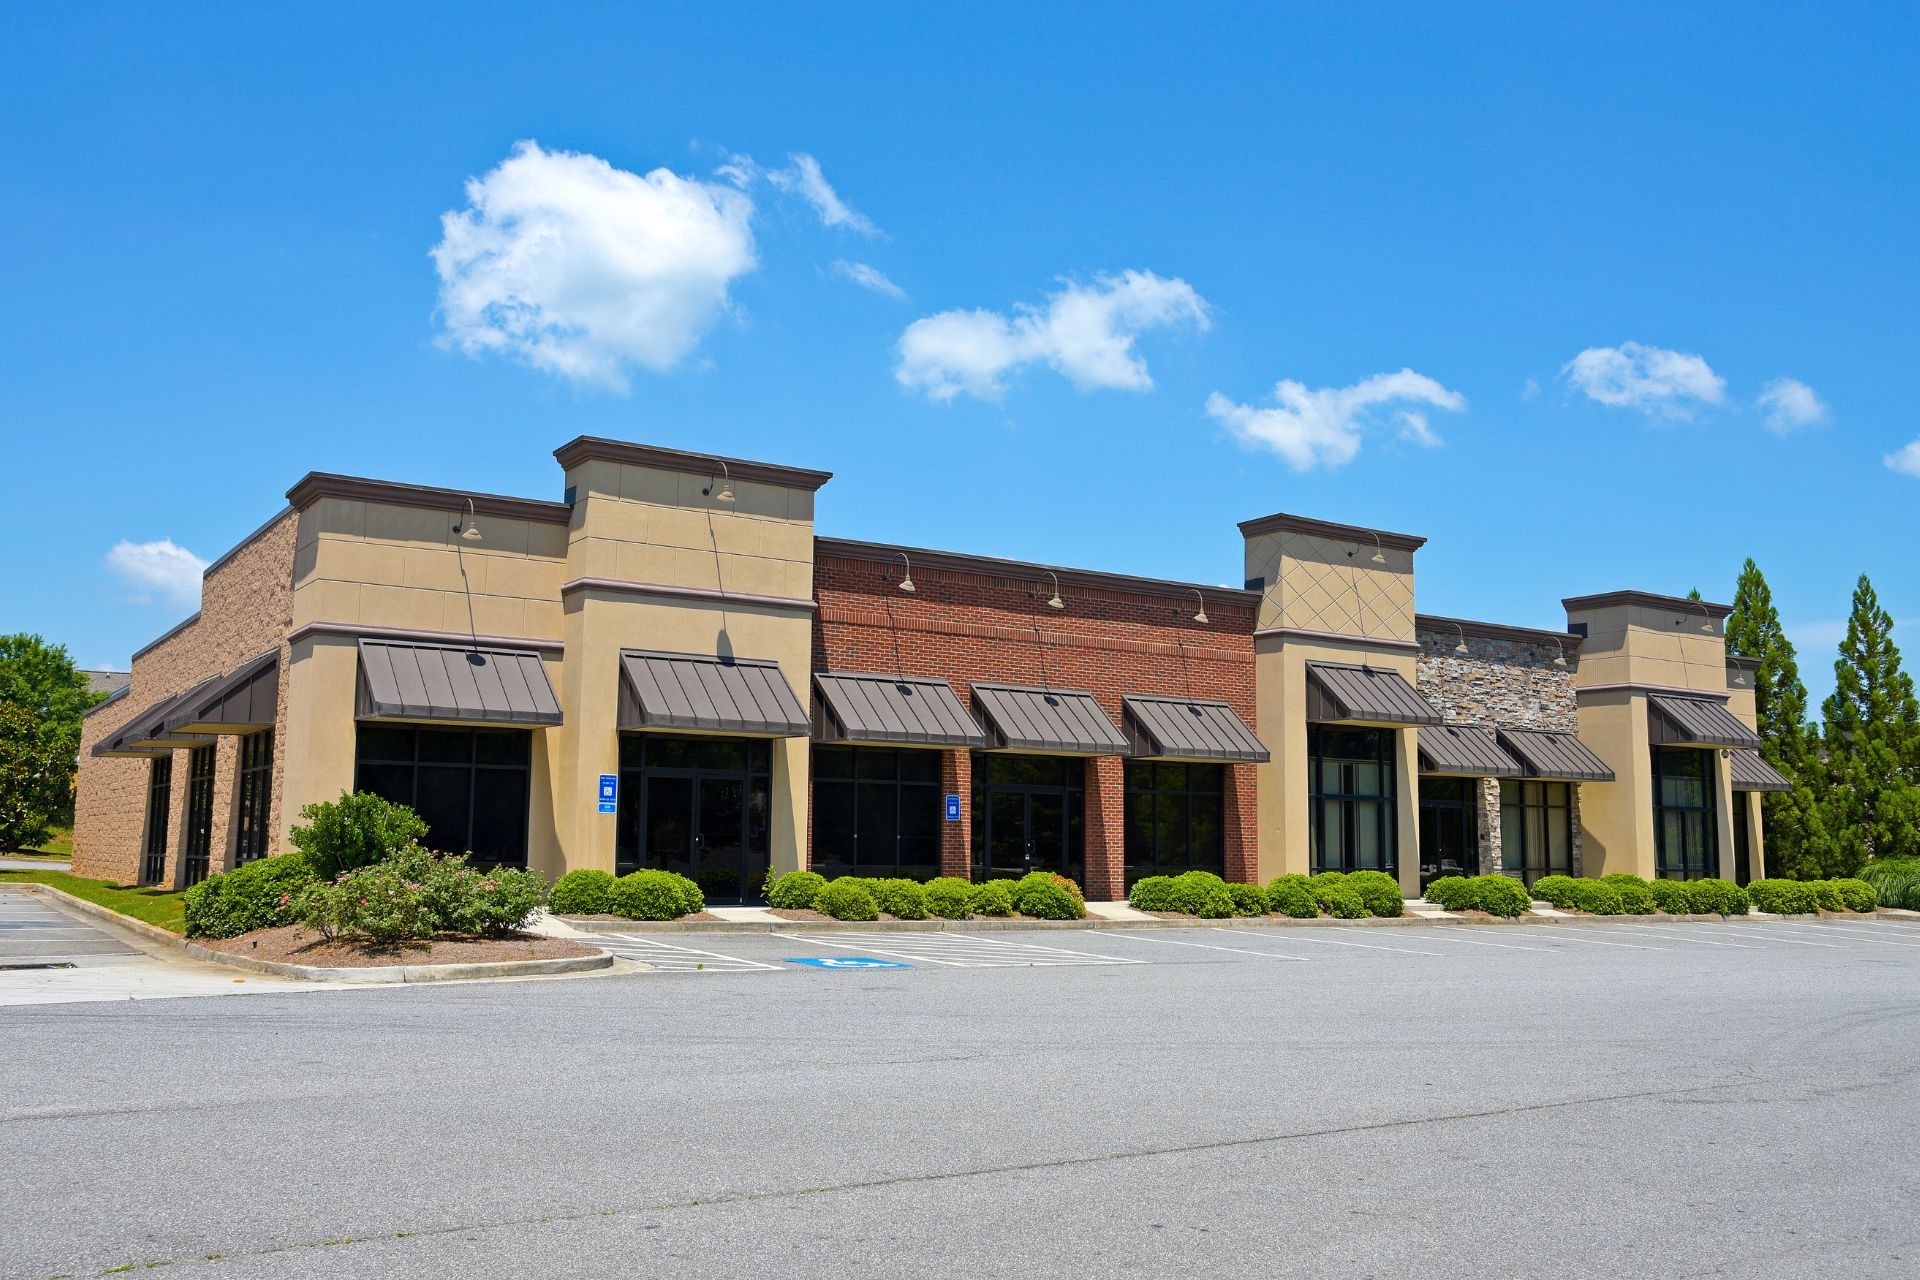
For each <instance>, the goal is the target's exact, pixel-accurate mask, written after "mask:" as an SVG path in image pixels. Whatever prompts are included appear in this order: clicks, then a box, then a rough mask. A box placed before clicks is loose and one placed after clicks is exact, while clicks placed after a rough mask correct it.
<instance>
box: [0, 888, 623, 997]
mask: <svg viewBox="0 0 1920 1280" xmlns="http://www.w3.org/2000/svg"><path fill="white" fill-rule="evenodd" d="M5 890H11V891H13V892H16V893H25V894H27V895H28V896H30V897H31V896H40V897H48V898H53V899H55V900H57V901H58V902H59V903H60V904H61V905H62V906H67V907H72V908H74V909H75V910H77V911H78V912H80V914H82V915H85V916H91V917H93V918H94V919H96V920H98V921H100V922H101V923H102V924H105V925H108V926H109V927H112V928H116V929H119V930H121V931H122V932H125V933H130V934H132V935H134V936H135V937H137V938H139V939H141V940H142V941H144V942H148V943H157V944H158V945H159V946H161V947H164V948H166V949H167V950H169V951H175V952H178V953H180V954H182V955H186V956H190V957H191V958H193V959H195V960H202V961H206V962H208V963H211V964H219V965H225V966H227V967H228V968H230V969H245V970H246V971H247V972H249V973H264V974H270V975H272V976H273V977H276V978H298V979H300V980H301V981H305V982H354V983H360V984H363V985H365V984H388V985H397V984H400V983H418V982H461V981H471V980H472V979H474V978H540V977H550V976H552V975H555V974H563V973H589V972H594V971H597V970H600V969H610V968H612V967H613V953H612V952H611V951H597V952H595V953H594V954H593V955H590V956H561V957H559V958H557V959H551V960H493V961H486V962H484V963H474V964H394V965H365V966H361V965H353V966H345V967H323V966H320V965H306V964H288V963H286V962H284V961H280V960H255V959H253V958H251V957H249V956H236V955H233V954H231V953H230V952H226V951H215V950H214V949H213V948H211V947H203V946H201V945H200V944H199V943H197V942H193V941H190V940H188V939H186V938H183V937H181V936H180V935H179V934H177V933H170V932H168V931H167V930H165V929H162V928H160V927H159V926H158V925H151V924H148V923H147V922H146V921H144V920H135V919H134V918H133V917H131V916H123V915H121V914H120V913H119V912H118V911H115V910H113V909H112V908H111V907H103V906H101V905H100V904H99V903H97V902H88V901H87V900H86V899H85V898H76V897H74V896H73V895H72V894H70V893H68V892H66V891H65V890H64V889H57V888H55V887H54V886H52V885H50V884H0V891H5Z"/></svg>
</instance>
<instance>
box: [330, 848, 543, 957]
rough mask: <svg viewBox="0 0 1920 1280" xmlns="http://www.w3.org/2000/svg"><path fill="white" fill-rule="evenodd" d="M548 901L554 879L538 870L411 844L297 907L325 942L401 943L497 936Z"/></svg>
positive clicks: (524, 920) (339, 879)
mask: <svg viewBox="0 0 1920 1280" xmlns="http://www.w3.org/2000/svg"><path fill="white" fill-rule="evenodd" d="M546 897H547V890H546V882H545V881H544V880H542V879H541V878H540V876H539V875H538V874H536V873H534V872H530V871H516V870H512V869H510V868H505V867H497V868H493V869H491V870H486V871H481V870H476V869H475V868H473V867H470V866H468V865H467V860H466V858H465V857H463V856H460V855H448V856H441V855H438V854H435V853H432V852H430V851H428V850H426V849H422V848H420V847H419V846H418V845H408V846H406V847H405V848H402V849H399V850H396V851H395V852H394V853H392V854H390V855H389V856H388V857H386V858H384V859H382V860H381V861H379V862H376V863H373V864H372V865H371V866H365V867H361V868H359V869H358V870H355V871H348V872H344V873H342V874H341V875H340V876H339V877H337V878H336V879H334V880H333V881H332V882H331V883H316V884H313V885H311V886H309V887H308V888H307V889H306V890H304V891H303V892H302V893H301V894H300V895H299V897H298V898H297V899H295V901H294V903H293V907H294V910H295V913H296V914H297V916H298V918H299V920H300V922H301V923H302V924H305V925H307V926H308V927H309V928H312V929H315V930H318V931H319V933H320V935H321V936H322V937H325V938H337V937H339V936H341V935H343V934H356V935H359V936H362V937H367V938H371V939H373V940H374V941H376V942H398V941H401V940H403V939H407V938H430V937H432V936H433V935H434V934H436V933H458V934H467V935H470V936H471V935H477V936H480V937H485V938H496V937H499V936H501V935H503V934H508V933H512V932H513V931H514V930H516V929H519V928H520V927H522V926H523V925H525V924H526V923H527V921H528V920H529V919H530V918H531V917H532V915H533V913H534V912H535V911H538V910H539V909H540V907H541V906H542V904H544V903H545V902H546Z"/></svg>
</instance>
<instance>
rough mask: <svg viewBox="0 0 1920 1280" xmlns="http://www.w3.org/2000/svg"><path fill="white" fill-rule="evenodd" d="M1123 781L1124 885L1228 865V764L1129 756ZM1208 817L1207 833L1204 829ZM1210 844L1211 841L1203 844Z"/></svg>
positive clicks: (1217, 872) (1222, 869)
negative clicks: (1135, 758) (1144, 758)
mask: <svg viewBox="0 0 1920 1280" xmlns="http://www.w3.org/2000/svg"><path fill="white" fill-rule="evenodd" d="M1122 772H1123V774H1124V779H1123V782H1122V786H1121V795H1122V805H1123V812H1124V817H1123V819H1122V822H1121V828H1122V836H1121V843H1122V845H1123V849H1124V852H1123V858H1124V864H1125V881H1126V887H1127V888H1128V889H1129V890H1130V889H1132V888H1133V886H1134V884H1135V883H1136V882H1138V881H1140V880H1143V879H1145V878H1146V877H1148V876H1174V875H1179V874H1181V873H1182V872H1186V871H1210V872H1212V873H1213V874H1214V875H1217V876H1221V877H1224V876H1225V875H1226V870H1227V769H1226V766H1225V765H1222V764H1217V763H1213V762H1210V761H1187V760H1128V761H1127V762H1126V764H1125V768H1124V769H1123V771H1122ZM1209 819H1210V820H1211V827H1212V830H1211V833H1210V839H1209V833H1208V831H1207V825H1208V820H1209ZM1208 844H1210V846H1211V847H1210V848H1209V847H1205V846H1207V845H1208Z"/></svg>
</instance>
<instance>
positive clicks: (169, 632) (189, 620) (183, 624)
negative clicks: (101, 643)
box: [127, 609, 200, 667]
mask: <svg viewBox="0 0 1920 1280" xmlns="http://www.w3.org/2000/svg"><path fill="white" fill-rule="evenodd" d="M198 621H200V611H199V610H198V609H195V610H194V611H193V612H192V613H190V614H188V615H187V616H186V617H184V618H182V619H180V621H178V622H176V623H174V624H173V625H172V626H170V627H168V628H167V629H166V630H165V631H162V632H161V633H160V634H159V635H158V636H156V637H154V638H153V639H151V640H149V641H147V642H146V643H145V644H143V645H141V646H140V647H139V648H138V649H135V650H134V651H133V657H132V658H130V659H128V661H127V665H128V666H129V667H131V666H132V665H133V664H134V663H136V662H138V661H140V659H141V658H143V657H145V656H146V655H147V654H149V653H152V652H153V651H154V650H155V649H158V648H159V647H160V646H161V645H163V644H165V643H166V642H167V641H169V640H171V639H173V638H174V637H175V636H177V635H179V634H180V633H181V632H182V631H185V630H186V629H187V628H188V627H190V626H192V625H193V624H194V623H196V622H198Z"/></svg>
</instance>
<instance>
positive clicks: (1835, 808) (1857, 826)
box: [1820, 574, 1920, 875]
mask: <svg viewBox="0 0 1920 1280" xmlns="http://www.w3.org/2000/svg"><path fill="white" fill-rule="evenodd" d="M1833 673H1834V689H1833V693H1832V695H1831V696H1829V697H1828V698H1827V700H1826V702H1825V703H1824V704H1822V706H1821V718H1822V726H1821V739H1822V742H1823V744H1824V746H1825V748H1826V757H1827V758H1826V763H1825V766H1824V767H1823V769H1822V771H1821V772H1822V780H1823V786H1822V787H1821V794H1820V810H1821V813H1820V817H1821V820H1822V822H1823V824H1824V825H1825V827H1826V833H1827V835H1828V837H1829V838H1830V841H1831V851H1830V853H1829V854H1828V857H1827V859H1826V863H1827V865H1826V873H1827V874H1828V875H1851V874H1853V873H1854V872H1856V871H1858V870H1859V869H1860V867H1861V865H1862V864H1864V863H1865V862H1866V860H1867V859H1868V858H1885V857H1897V856H1908V855H1915V854H1920V702H1916V701H1915V698H1914V691H1913V677H1911V676H1909V675H1908V674H1907V673H1906V672H1905V671H1902V670H1901V669H1900V651H1899V649H1898V648H1896V647H1895V646H1894V643H1893V619H1892V618H1891V617H1889V616H1888V614H1887V611H1886V610H1885V609H1882V608H1881V607H1880V600H1879V597H1877V596H1876V595H1875V594H1874V590H1873V584H1872V583H1871V582H1869V581H1868V580H1867V576H1866V575H1865V574H1861V575H1860V582H1859V584H1858V585H1857V586H1855V587H1854V590H1853V612H1852V614H1851V615H1850V616H1849V617H1848V618H1847V636H1846V639H1844V640H1842V641H1841V642H1840V658H1839V661H1837V662H1835V663H1834V665H1833Z"/></svg>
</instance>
